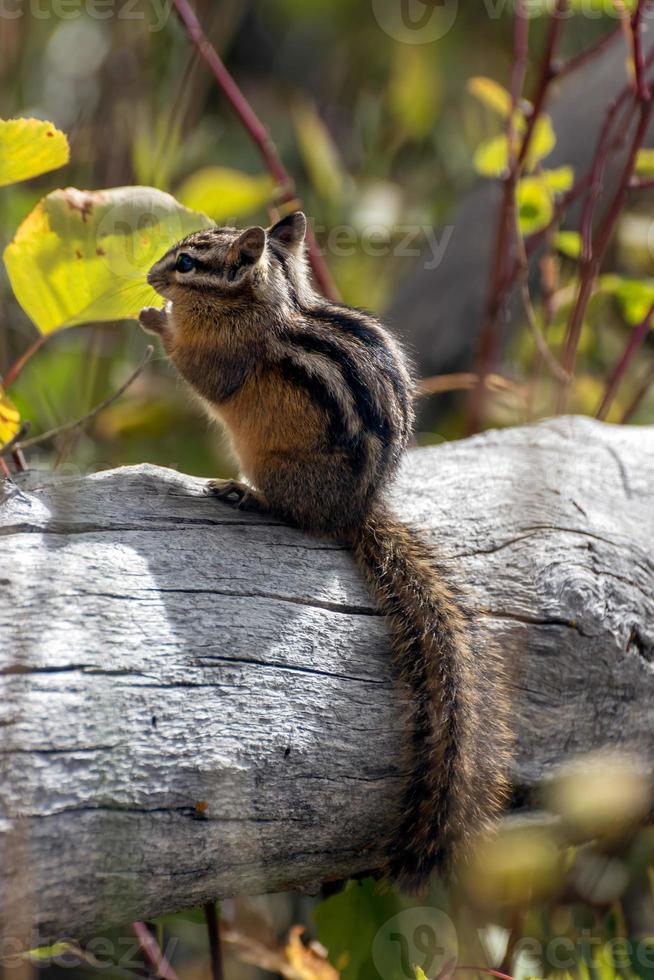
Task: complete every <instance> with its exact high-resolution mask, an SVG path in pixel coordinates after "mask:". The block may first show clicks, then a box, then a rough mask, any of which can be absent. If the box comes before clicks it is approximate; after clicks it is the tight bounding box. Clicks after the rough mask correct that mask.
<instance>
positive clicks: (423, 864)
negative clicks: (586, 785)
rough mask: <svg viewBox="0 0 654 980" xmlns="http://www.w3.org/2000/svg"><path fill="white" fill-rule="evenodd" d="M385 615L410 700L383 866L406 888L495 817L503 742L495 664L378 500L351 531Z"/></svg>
mask: <svg viewBox="0 0 654 980" xmlns="http://www.w3.org/2000/svg"><path fill="white" fill-rule="evenodd" d="M351 545H352V548H353V551H354V555H355V557H356V560H357V562H358V564H359V565H360V567H361V568H362V570H363V572H364V574H365V576H366V579H367V581H368V584H369V586H370V589H371V591H372V592H373V594H374V596H375V598H376V601H377V603H378V605H379V608H380V611H381V612H382V613H384V614H385V615H386V616H387V617H388V618H389V622H390V628H391V635H392V650H393V667H394V670H395V673H396V676H397V677H398V678H399V679H400V681H402V682H403V683H404V685H405V686H406V688H407V694H408V699H409V703H410V705H411V719H410V736H409V738H410V742H409V745H408V746H407V748H408V756H409V758H408V760H407V765H408V768H409V777H408V782H407V785H406V788H405V792H404V797H403V800H402V803H401V812H400V817H399V820H398V823H397V826H396V829H395V831H394V833H393V836H392V839H391V840H390V841H389V842H388V847H387V854H388V865H387V867H386V868H385V869H384V870H385V872H386V873H387V874H389V875H390V876H391V877H392V878H394V879H396V880H398V881H399V883H400V884H401V885H402V886H403V887H405V888H409V889H419V888H421V887H422V886H424V885H425V884H426V882H427V880H428V878H429V875H430V874H431V872H432V871H434V870H437V871H440V872H441V873H447V872H448V871H449V870H450V869H451V867H452V861H453V858H454V856H455V854H456V853H458V852H459V851H465V846H466V844H467V843H469V842H470V840H471V838H472V836H474V835H475V834H476V833H477V832H479V831H481V830H483V829H484V828H485V827H486V826H487V825H488V824H489V823H490V822H491V821H492V818H493V817H494V816H495V815H496V813H497V811H498V809H499V807H500V806H501V803H502V800H503V797H504V795H505V784H506V769H507V766H508V758H509V745H510V739H509V734H508V726H507V714H508V703H507V696H506V693H505V690H504V683H503V671H502V668H501V664H500V662H499V658H498V656H497V654H496V653H495V652H494V651H493V648H492V645H491V644H484V649H483V654H482V651H477V650H475V649H473V644H474V642H475V635H476V633H477V626H476V624H475V620H474V618H473V617H471V616H470V614H469V613H468V612H467V611H466V610H465V607H464V606H463V604H462V602H461V601H460V599H459V598H458V596H457V595H456V593H455V591H454V589H453V588H452V587H451V586H450V585H448V584H447V582H446V579H445V577H444V575H443V573H442V571H441V568H440V567H439V564H438V562H437V560H436V558H435V556H434V554H433V553H432V551H431V550H430V549H429V547H428V546H427V545H426V543H425V542H423V541H422V540H421V538H420V536H419V535H418V534H417V533H416V532H415V531H413V530H412V529H411V528H410V527H408V526H406V525H405V524H403V523H401V522H400V521H398V520H397V519H395V518H394V517H393V515H392V514H390V513H389V512H387V511H386V510H384V509H382V507H381V506H378V507H377V508H376V509H375V510H373V512H372V513H371V515H369V517H368V518H367V519H366V521H365V523H363V524H362V525H361V526H360V527H359V528H357V529H356V530H355V531H354V532H353V534H352V536H351Z"/></svg>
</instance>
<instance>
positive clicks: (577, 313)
mask: <svg viewBox="0 0 654 980" xmlns="http://www.w3.org/2000/svg"><path fill="white" fill-rule="evenodd" d="M651 113H652V100H651V98H650V99H649V100H648V101H647V102H641V103H640V119H639V121H638V126H637V127H636V132H635V134H634V137H633V139H632V142H631V147H630V149H629V155H628V157H627V162H626V164H625V166H624V169H623V172H622V176H621V178H620V181H619V184H618V188H617V190H616V192H615V195H614V197H613V200H612V202H611V206H610V207H609V210H608V213H607V215H606V217H605V219H604V221H603V222H602V225H601V227H600V229H599V231H598V233H597V236H596V238H595V240H593V237H592V227H593V215H594V209H595V203H596V201H597V197H598V196H599V190H598V189H597V187H593V186H591V191H589V196H588V200H587V202H586V207H585V208H584V215H583V216H582V225H581V234H582V240H583V246H582V265H581V270H580V282H579V292H578V294H577V300H576V302H575V305H574V308H573V310H572V314H571V316H570V321H569V324H568V331H567V336H566V344H565V352H564V355H563V368H564V370H565V371H566V372H567V373H568V375H569V376H570V377H571V376H572V375H573V373H574V369H575V364H576V360H577V348H578V346H579V338H580V337H581V328H582V325H583V322H584V317H585V315H586V310H587V308H588V303H589V301H590V298H591V296H592V294H593V288H594V286H595V281H596V279H597V276H598V273H599V270H600V268H601V265H602V261H603V259H604V256H605V254H606V251H607V249H608V246H609V243H610V241H611V236H612V235H613V232H614V230H615V226H616V224H617V222H618V218H619V217H620V213H621V211H622V207H623V205H624V202H625V198H626V196H627V193H628V190H629V183H630V181H631V178H632V176H633V172H634V168H635V165H636V158H637V156H638V152H639V150H640V148H641V146H642V143H643V139H644V138H645V134H646V132H647V127H648V125H649V120H650V117H651ZM607 154H608V151H607V153H606V154H602V155H603V156H604V160H603V161H601V160H600V161H599V162H598V163H597V167H598V173H599V180H600V184H599V186H600V188H601V175H602V174H603V171H604V166H605V163H606V155H607ZM569 390H570V382H563V383H562V384H561V387H560V390H559V398H558V404H557V410H558V412H563V411H564V410H565V407H566V404H567V397H568V393H569Z"/></svg>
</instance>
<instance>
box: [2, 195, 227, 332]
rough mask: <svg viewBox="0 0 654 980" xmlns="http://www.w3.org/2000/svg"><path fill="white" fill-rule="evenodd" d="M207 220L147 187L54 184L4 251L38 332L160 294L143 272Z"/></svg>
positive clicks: (107, 315)
mask: <svg viewBox="0 0 654 980" xmlns="http://www.w3.org/2000/svg"><path fill="white" fill-rule="evenodd" d="M211 224H212V222H211V221H210V220H209V218H207V216H206V215H205V214H201V213H198V212H196V211H190V210H189V209H188V208H185V207H183V206H182V205H181V204H180V203H179V202H178V201H176V200H175V198H174V197H171V195H170V194H164V193H163V191H158V190H155V189H154V188H152V187H114V188H111V189H109V190H104V191H80V190H76V189H75V188H74V187H69V188H67V189H66V190H57V191H54V192H53V193H52V194H48V196H47V197H44V198H43V200H42V201H40V202H39V203H38V204H37V206H36V207H35V208H34V210H33V211H31V212H30V214H29V215H28V216H27V218H25V220H24V221H23V223H22V224H21V226H20V227H19V229H18V231H17V232H16V234H15V236H14V238H13V241H11V242H10V243H9V245H8V246H7V248H6V249H5V251H4V260H5V266H6V267H7V273H8V274H9V279H10V282H11V285H12V287H13V290H14V293H15V295H16V299H17V300H18V302H19V303H20V305H21V306H22V307H23V309H24V310H25V312H26V313H27V315H28V316H29V317H31V319H32V320H33V321H34V323H35V324H36V326H37V327H38V328H39V330H40V331H41V332H42V333H49V332H50V331H51V330H56V329H57V328H59V327H68V326H72V325H74V324H78V323H88V322H92V321H100V320H120V319H127V318H130V317H136V316H138V312H139V310H140V309H141V307H142V306H148V305H159V304H160V303H161V299H160V298H159V297H158V296H157V295H156V293H155V292H154V290H152V289H151V288H150V286H148V284H147V282H146V281H145V275H146V273H147V271H148V269H149V268H150V266H151V265H152V263H153V262H155V261H156V260H157V259H158V258H159V256H160V255H162V254H163V253H164V252H165V251H166V249H168V248H169V247H170V246H171V245H172V244H173V243H174V242H176V241H178V240H179V239H180V238H184V237H185V236H186V235H188V234H189V233H190V232H192V231H196V230H197V229H199V228H207V227H209V226H210V225H211Z"/></svg>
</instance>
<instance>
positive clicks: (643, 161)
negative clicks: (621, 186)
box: [636, 150, 654, 177]
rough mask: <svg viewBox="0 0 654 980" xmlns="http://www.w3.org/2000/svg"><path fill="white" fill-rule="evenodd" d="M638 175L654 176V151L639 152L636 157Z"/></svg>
mask: <svg viewBox="0 0 654 980" xmlns="http://www.w3.org/2000/svg"><path fill="white" fill-rule="evenodd" d="M636 173H637V174H640V176H641V177H652V176H654V150H639V152H638V156H637V157H636Z"/></svg>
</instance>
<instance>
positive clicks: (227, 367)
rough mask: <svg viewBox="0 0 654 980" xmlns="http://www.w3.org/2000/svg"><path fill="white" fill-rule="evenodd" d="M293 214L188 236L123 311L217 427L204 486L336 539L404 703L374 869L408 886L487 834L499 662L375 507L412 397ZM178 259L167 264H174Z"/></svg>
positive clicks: (492, 806) (409, 534) (405, 433)
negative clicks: (477, 648)
mask: <svg viewBox="0 0 654 980" xmlns="http://www.w3.org/2000/svg"><path fill="white" fill-rule="evenodd" d="M305 226H306V222H305V219H304V216H303V215H301V214H300V213H299V212H298V213H296V214H294V215H290V216H289V217H288V218H286V219H283V221H281V222H279V223H278V224H277V225H275V226H273V227H272V228H270V229H268V230H267V232H264V231H263V229H260V228H254V229H248V230H246V231H245V232H241V231H238V230H236V229H232V228H219V229H215V230H213V231H208V232H207V231H205V232H198V233H197V234H196V235H191V236H189V237H188V238H187V239H185V240H184V241H183V242H181V243H180V244H179V245H177V246H174V247H173V248H172V249H171V250H170V251H169V252H167V253H166V255H164V256H163V257H162V258H161V259H160V260H159V262H157V263H156V264H155V266H153V268H152V270H151V272H150V275H149V281H150V282H151V283H152V285H154V286H155V288H156V289H157V290H158V291H159V292H160V293H161V295H163V296H164V297H165V298H166V299H167V300H168V301H169V303H168V306H167V308H166V310H164V311H158V310H153V309H148V310H145V311H143V313H142V314H141V323H142V325H143V326H144V328H145V329H148V330H150V331H153V332H156V333H158V334H160V335H161V337H162V339H163V343H164V347H165V350H166V352H167V354H168V356H169V357H170V359H171V361H172V362H173V363H174V364H175V365H176V366H177V368H178V370H179V372H180V373H181V374H182V376H183V377H184V378H186V380H187V381H188V382H189V384H190V385H191V386H192V387H193V389H194V390H195V391H196V393H197V394H198V395H199V396H200V398H201V399H202V400H203V402H204V403H205V405H206V407H207V410H208V412H209V413H210V414H211V415H212V416H213V417H215V418H217V419H219V421H220V422H221V423H222V424H223V426H224V427H225V429H226V430H227V432H228V433H229V436H230V438H231V440H232V445H233V447H234V451H235V453H236V455H237V457H238V460H239V463H240V465H241V469H242V472H243V474H244V476H245V477H246V479H247V481H248V483H249V486H245V485H241V484H238V483H237V482H235V481H216V482H215V483H214V484H212V490H213V492H215V493H216V494H217V495H218V496H219V497H222V498H223V499H227V500H234V498H236V501H237V502H240V506H247V507H256V508H257V509H266V510H270V511H272V512H273V513H274V514H276V515H278V516H280V517H281V518H283V519H284V520H286V521H288V522H290V523H293V524H295V525H297V526H299V527H301V528H304V529H306V530H308V531H311V532H314V533H320V534H329V535H332V536H336V537H340V538H344V539H345V540H347V541H348V542H349V543H350V544H351V546H352V549H353V553H354V555H355V557H356V559H357V561H358V563H359V565H360V566H361V568H362V570H363V572H364V574H365V576H366V578H367V580H368V583H369V585H370V588H371V590H372V591H373V593H374V595H375V597H376V600H377V602H378V604H379V607H380V609H381V611H382V612H383V613H385V614H386V615H387V616H388V618H389V622H390V626H391V631H392V638H393V665H394V669H395V672H396V675H397V676H398V678H399V679H400V681H401V682H402V683H403V685H404V687H405V688H406V690H407V691H408V694H409V703H410V705H411V724H410V729H411V732H412V734H411V738H410V744H409V745H408V746H407V749H408V760H407V766H408V770H409V773H408V777H407V785H406V788H405V792H404V796H403V799H402V801H401V810H402V813H401V817H400V818H399V819H398V821H397V826H396V828H395V830H394V832H393V834H392V837H391V839H390V840H389V841H387V842H386V850H387V854H388V859H387V863H386V865H385V867H384V868H383V869H382V870H383V871H385V872H386V873H388V874H390V875H391V876H392V877H394V878H397V879H399V880H400V881H401V882H402V883H403V884H405V885H407V886H408V887H415V888H417V887H420V886H422V885H423V884H424V883H425V882H426V881H427V879H428V877H429V874H430V873H431V872H432V871H433V870H434V869H439V870H447V869H448V868H449V867H451V862H452V857H453V855H454V854H455V852H457V851H458V850H460V849H461V848H462V846H463V848H464V849H465V846H466V845H468V844H469V842H470V840H471V838H472V836H473V834H474V833H476V832H477V831H480V830H483V829H484V828H485V827H487V826H488V825H489V824H490V822H491V821H492V818H493V817H494V815H495V814H496V813H497V810H498V808H499V806H500V804H501V800H502V797H503V794H504V788H505V773H506V769H507V764H508V758H509V748H508V747H509V741H510V740H509V735H508V726H507V698H506V693H505V687H504V682H503V677H502V673H503V672H502V664H501V662H500V659H499V657H498V656H497V655H496V653H494V652H493V651H492V650H490V648H489V646H488V645H487V644H485V647H484V649H485V651H487V652H486V653H485V656H484V659H483V660H482V659H481V658H480V657H479V656H478V655H475V653H474V652H473V645H474V641H475V636H476V631H477V630H478V626H477V625H476V622H475V620H474V618H473V617H471V616H470V614H469V613H468V612H467V611H466V609H465V604H464V602H463V601H462V599H461V598H460V597H459V596H457V595H456V593H455V591H454V589H453V588H452V587H451V586H450V585H448V584H447V582H446V578H445V576H444V575H443V573H442V570H441V569H440V567H439V566H438V563H437V561H436V559H435V556H434V555H433V554H432V552H431V551H430V549H429V548H428V547H427V546H426V545H425V543H424V542H423V541H422V540H421V538H420V537H419V536H418V535H417V534H416V533H415V532H414V531H412V530H411V529H410V528H409V527H407V526H406V525H405V524H403V523H401V522H400V521H398V520H397V519H396V518H395V517H394V516H393V515H392V514H390V512H389V511H388V510H387V507H386V504H385V502H384V491H385V488H386V486H387V484H388V482H389V480H390V478H391V477H392V475H393V473H394V472H395V470H396V468H397V465H398V463H399V461H400V459H401V456H402V453H403V452H404V450H405V448H406V445H407V442H408V438H409V434H410V431H411V424H412V421H413V412H412V407H411V400H412V394H413V386H412V382H411V378H410V375H409V371H408V369H407V367H406V364H405V361H404V358H403V356H402V354H401V352H400V351H399V349H398V347H397V345H396V344H395V343H394V341H393V340H392V339H391V337H390V335H389V334H388V333H387V332H386V331H385V330H384V328H383V327H382V326H381V324H380V323H379V322H378V321H377V320H375V319H374V318H373V317H372V316H370V314H365V313H362V312H360V311H355V310H349V309H347V308H343V307H336V306H332V305H330V304H328V303H325V301H323V300H322V299H320V298H319V297H318V296H317V295H316V294H315V293H314V292H313V289H312V287H311V285H310V280H309V276H308V273H307V270H306V265H305V259H304V250H303V244H302V243H303V238H304V231H305ZM180 255H182V256H183V257H182V258H181V259H180Z"/></svg>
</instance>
